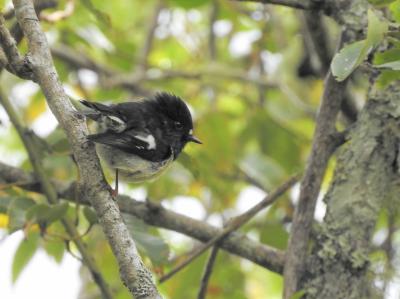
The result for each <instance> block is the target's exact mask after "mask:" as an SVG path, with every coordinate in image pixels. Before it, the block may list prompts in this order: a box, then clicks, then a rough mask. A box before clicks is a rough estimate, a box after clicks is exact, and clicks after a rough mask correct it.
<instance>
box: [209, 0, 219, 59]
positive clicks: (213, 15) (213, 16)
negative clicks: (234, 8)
mask: <svg viewBox="0 0 400 299" xmlns="http://www.w3.org/2000/svg"><path fill="white" fill-rule="evenodd" d="M218 13H219V3H218V0H213V1H211V11H210V23H209V27H208V28H209V29H208V53H209V55H210V60H211V61H214V60H216V59H217V43H216V36H215V32H214V24H215V22H216V21H217V18H218Z"/></svg>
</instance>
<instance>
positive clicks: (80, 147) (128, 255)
mask: <svg viewBox="0 0 400 299" xmlns="http://www.w3.org/2000/svg"><path fill="white" fill-rule="evenodd" d="M13 3H14V7H15V13H16V17H17V20H18V22H19V25H20V26H21V29H22V31H23V32H24V35H25V36H26V38H27V40H28V47H29V51H30V53H31V55H32V65H33V71H34V73H35V78H36V79H37V81H38V83H39V84H40V86H41V88H42V90H43V92H44V94H45V96H46V99H47V102H48V104H49V107H50V109H51V110H52V112H53V113H54V115H55V116H56V118H57V119H58V121H59V122H60V125H61V127H62V128H63V129H64V130H65V132H66V135H67V137H68V140H69V141H70V143H71V145H72V150H73V153H74V157H75V160H76V161H77V164H78V167H79V172H80V175H81V187H82V189H81V190H82V193H81V196H87V197H88V199H89V200H90V202H91V203H92V206H93V207H94V209H95V211H96V213H97V215H98V218H99V221H100V224H101V226H102V228H103V231H104V233H105V235H106V237H107V239H108V241H109V243H110V245H111V248H112V250H113V253H114V255H115V257H116V259H117V261H118V264H119V268H120V274H121V278H122V281H123V282H124V284H125V285H126V286H127V287H128V288H129V290H130V292H131V293H132V295H133V296H134V297H135V298H160V297H161V296H160V295H159V294H158V291H157V289H156V287H155V285H154V283H153V281H152V277H151V274H150V272H149V271H148V270H147V269H146V268H145V266H144V264H143V262H142V260H141V258H140V256H139V254H138V251H137V249H136V246H135V243H134V241H133V239H132V237H131V236H130V233H129V231H128V229H127V227H126V225H125V224H124V222H123V219H122V216H121V214H120V212H119V209H118V206H117V204H116V203H115V201H114V200H113V199H112V196H111V194H110V192H109V188H108V185H107V183H106V181H105V179H104V175H103V173H102V170H101V166H100V163H99V160H98V158H97V155H96V152H95V148H94V145H93V144H92V143H90V142H88V140H87V139H86V135H87V128H86V124H85V120H84V119H83V117H82V116H81V115H80V114H79V113H77V112H76V110H75V109H74V107H73V106H72V104H71V103H70V101H69V99H68V97H67V95H66V94H65V91H64V90H63V88H62V85H61V82H60V80H59V78H58V75H57V72H56V70H55V68H54V65H53V62H52V57H51V54H50V50H49V47H48V43H47V40H46V37H45V35H44V33H43V32H42V30H41V28H40V24H39V20H38V18H37V16H36V13H35V10H34V7H33V4H32V2H31V1H29V0H14V1H13Z"/></svg>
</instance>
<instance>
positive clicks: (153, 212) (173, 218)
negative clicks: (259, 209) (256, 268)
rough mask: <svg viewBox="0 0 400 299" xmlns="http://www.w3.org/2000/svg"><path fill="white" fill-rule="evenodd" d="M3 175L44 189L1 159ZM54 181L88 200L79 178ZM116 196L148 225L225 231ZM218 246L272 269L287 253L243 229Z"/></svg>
mask: <svg viewBox="0 0 400 299" xmlns="http://www.w3.org/2000/svg"><path fill="white" fill-rule="evenodd" d="M0 179H2V180H3V181H5V182H6V183H12V182H15V181H22V180H23V181H31V182H32V184H30V185H24V186H23V188H24V189H26V190H28V191H33V192H39V193H40V192H42V190H41V186H40V185H37V184H33V183H34V182H35V177H34V176H33V175H32V174H29V173H27V172H25V171H23V170H21V169H19V168H16V167H13V166H8V165H6V164H4V163H2V162H0ZM52 183H53V185H54V186H56V188H57V193H58V195H59V197H61V198H65V199H67V200H69V201H71V202H76V201H78V202H79V203H81V204H85V205H88V204H89V202H88V201H87V199H86V198H85V197H82V196H80V197H79V198H76V197H75V196H76V193H75V190H76V182H74V183H72V184H70V185H65V184H63V183H62V182H60V181H52ZM117 200H118V205H119V207H120V209H121V211H122V212H123V213H126V214H130V215H132V216H135V217H137V218H138V219H141V220H143V221H144V222H146V223H147V224H149V225H153V226H156V227H160V228H164V229H167V230H172V231H176V232H179V233H181V234H184V235H186V236H189V237H192V238H195V239H197V240H199V241H202V242H207V241H209V240H211V239H213V238H214V237H215V236H218V235H220V234H221V233H222V229H221V228H217V227H215V226H212V225H210V224H208V223H205V222H204V221H199V220H196V219H193V218H190V217H187V216H185V215H182V214H178V213H175V212H173V211H170V210H168V209H166V208H164V207H162V206H160V205H159V206H157V207H156V208H155V209H154V208H150V207H149V205H148V204H146V203H144V202H140V201H137V200H134V199H133V198H131V197H128V196H123V195H120V196H118V197H117ZM219 246H220V248H221V249H224V250H226V251H227V252H229V253H232V254H235V255H238V256H240V257H242V258H245V259H248V260H250V261H252V262H254V263H256V264H257V265H260V266H261V267H264V268H267V269H269V270H270V271H273V272H276V273H282V270H283V263H284V253H283V252H282V251H280V250H277V249H275V248H272V247H270V246H267V245H264V244H261V243H259V242H256V241H253V240H251V239H249V238H247V237H246V236H245V235H244V234H242V233H239V232H233V233H231V234H230V235H228V236H227V237H226V238H224V239H223V240H221V241H220V242H219Z"/></svg>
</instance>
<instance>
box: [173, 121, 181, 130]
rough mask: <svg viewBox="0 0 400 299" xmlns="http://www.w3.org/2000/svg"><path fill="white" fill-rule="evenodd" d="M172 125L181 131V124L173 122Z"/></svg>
mask: <svg viewBox="0 0 400 299" xmlns="http://www.w3.org/2000/svg"><path fill="white" fill-rule="evenodd" d="M174 125H175V128H176V129H182V128H183V125H182V123H180V122H179V121H176V122H174Z"/></svg>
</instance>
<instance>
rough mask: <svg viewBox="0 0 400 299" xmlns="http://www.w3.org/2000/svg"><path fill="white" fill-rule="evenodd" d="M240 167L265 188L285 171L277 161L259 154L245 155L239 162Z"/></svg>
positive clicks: (277, 179)
mask: <svg viewBox="0 0 400 299" xmlns="http://www.w3.org/2000/svg"><path fill="white" fill-rule="evenodd" d="M240 168H241V169H242V170H243V172H244V173H245V174H246V175H248V176H249V177H251V178H252V179H253V180H255V181H257V182H258V183H259V184H261V185H262V186H264V187H265V188H267V189H268V188H271V187H273V186H274V184H275V183H276V182H277V181H279V180H280V179H281V178H282V177H283V176H284V175H285V171H284V170H283V169H282V167H281V166H280V165H279V164H278V163H276V162H275V161H274V160H272V159H270V158H268V157H266V156H261V155H260V154H251V155H247V156H246V157H245V158H244V159H243V160H242V161H241V162H240Z"/></svg>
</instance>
